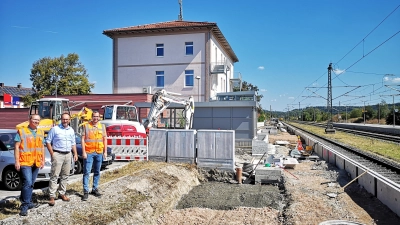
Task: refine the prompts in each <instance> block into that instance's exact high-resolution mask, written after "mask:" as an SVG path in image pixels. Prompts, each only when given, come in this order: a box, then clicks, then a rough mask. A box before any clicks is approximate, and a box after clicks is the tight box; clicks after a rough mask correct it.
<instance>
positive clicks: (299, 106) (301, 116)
mask: <svg viewBox="0 0 400 225" xmlns="http://www.w3.org/2000/svg"><path fill="white" fill-rule="evenodd" d="M299 114H300V120H303V118H302V115H301V112H300V102H299Z"/></svg>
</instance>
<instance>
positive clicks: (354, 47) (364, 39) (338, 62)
mask: <svg viewBox="0 0 400 225" xmlns="http://www.w3.org/2000/svg"><path fill="white" fill-rule="evenodd" d="M399 7H400V5H398V6H397V7H396V8H395V9H394V10H393V11H392V12H391V13H389V15H387V16H386V17H385V18H384V19H383V20H382V21H381V22H380V23H379V24H378V25H377V26H376V27H375V28H374V29H372V30H371V31H370V32H369V33H368V34H367V36H365V37H364V38H363V39H362V40H361V41H360V42H358V43H357V44H356V46H354V47H353V48H352V49H351V50H350V51H349V52H347V53H346V54H345V55H344V56H343V57H342V58H341V59H340V60H339V61H337V62H336V63H335V65H336V64H339V62H340V61H342V60H343V59H344V58H345V57H346V56H347V55H348V54H350V53H351V52H352V51H353V50H354V49H355V48H356V47H357V46H358V45H360V44H361V43H363V42H364V40H365V39H366V38H367V37H368V36H369V35H370V34H372V33H373V32H374V31H375V30H376V29H377V28H378V27H379V26H380V25H381V24H382V23H383V22H384V21H385V20H386V19H387V18H389V16H391V15H392V14H393V13H394V12H395V11H396V10H397V9H398V8H399Z"/></svg>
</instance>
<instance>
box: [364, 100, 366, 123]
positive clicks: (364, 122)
mask: <svg viewBox="0 0 400 225" xmlns="http://www.w3.org/2000/svg"><path fill="white" fill-rule="evenodd" d="M363 102H364V108H363V114H364V125H365V112H366V111H365V102H366V101H363Z"/></svg>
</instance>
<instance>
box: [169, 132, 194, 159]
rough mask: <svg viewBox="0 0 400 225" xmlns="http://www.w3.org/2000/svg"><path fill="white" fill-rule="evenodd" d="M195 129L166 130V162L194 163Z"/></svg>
mask: <svg viewBox="0 0 400 225" xmlns="http://www.w3.org/2000/svg"><path fill="white" fill-rule="evenodd" d="M195 132H196V131H195V130H168V132H167V162H178V163H191V164H194V163H195V159H196V152H195V147H196V143H195Z"/></svg>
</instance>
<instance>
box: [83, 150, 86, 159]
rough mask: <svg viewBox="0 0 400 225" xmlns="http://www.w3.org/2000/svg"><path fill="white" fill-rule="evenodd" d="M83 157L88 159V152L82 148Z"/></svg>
mask: <svg viewBox="0 0 400 225" xmlns="http://www.w3.org/2000/svg"><path fill="white" fill-rule="evenodd" d="M82 157H83V158H84V159H87V154H86V152H85V151H84V150H82Z"/></svg>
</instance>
